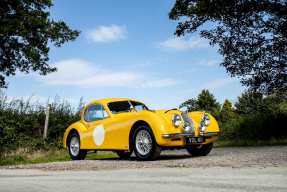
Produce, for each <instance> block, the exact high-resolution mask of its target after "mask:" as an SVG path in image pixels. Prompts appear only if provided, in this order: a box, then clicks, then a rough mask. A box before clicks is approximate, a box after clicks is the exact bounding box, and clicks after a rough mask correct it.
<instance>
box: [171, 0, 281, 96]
mask: <svg viewBox="0 0 287 192" xmlns="http://www.w3.org/2000/svg"><path fill="white" fill-rule="evenodd" d="M182 17H183V18H187V20H186V21H185V22H179V23H178V26H177V29H176V32H175V34H176V35H178V36H181V35H185V33H194V32H195V31H197V29H198V28H199V27H200V26H202V25H203V24H204V23H206V22H208V21H211V22H215V23H217V24H218V25H217V27H215V28H212V29H208V30H201V31H200V35H201V37H204V38H207V39H209V40H210V44H211V45H212V46H213V45H215V44H217V45H219V50H218V52H219V53H220V54H221V55H223V56H224V60H223V62H222V63H221V66H224V67H225V68H226V70H227V73H229V74H230V75H231V76H232V77H235V76H238V77H240V78H241V83H242V84H243V85H246V86H248V87H249V89H250V90H253V91H258V90H259V91H262V92H264V93H265V94H269V93H271V92H272V91H273V90H274V89H281V88H286V85H287V72H286V71H287V57H286V51H287V1H286V0H212V1H210V0H176V2H175V5H174V7H173V8H172V9H171V11H170V13H169V18H170V19H172V20H178V19H180V18H182Z"/></svg>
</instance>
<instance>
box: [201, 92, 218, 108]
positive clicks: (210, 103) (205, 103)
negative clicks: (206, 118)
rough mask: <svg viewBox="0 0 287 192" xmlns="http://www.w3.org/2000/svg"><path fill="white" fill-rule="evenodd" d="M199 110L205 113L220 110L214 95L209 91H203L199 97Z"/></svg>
mask: <svg viewBox="0 0 287 192" xmlns="http://www.w3.org/2000/svg"><path fill="white" fill-rule="evenodd" d="M196 104H197V105H198V108H199V109H201V110H205V111H212V110H213V108H220V104H219V102H216V99H215V98H214V96H213V94H211V93H209V91H208V90H205V89H203V90H202V91H201V93H200V94H199V95H198V97H197V102H196Z"/></svg>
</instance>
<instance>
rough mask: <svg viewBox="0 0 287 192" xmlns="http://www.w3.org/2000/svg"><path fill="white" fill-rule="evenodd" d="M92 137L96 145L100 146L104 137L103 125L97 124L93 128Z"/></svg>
mask: <svg viewBox="0 0 287 192" xmlns="http://www.w3.org/2000/svg"><path fill="white" fill-rule="evenodd" d="M93 138H94V142H95V143H96V145H98V146H100V145H102V144H103V142H104V139H105V130H104V126H103V125H99V126H97V127H96V128H95V129H94V132H93Z"/></svg>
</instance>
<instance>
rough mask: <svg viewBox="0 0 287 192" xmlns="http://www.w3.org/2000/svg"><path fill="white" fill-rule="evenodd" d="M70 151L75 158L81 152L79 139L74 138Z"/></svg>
mask: <svg viewBox="0 0 287 192" xmlns="http://www.w3.org/2000/svg"><path fill="white" fill-rule="evenodd" d="M70 151H71V153H72V155H73V156H77V155H78V154H79V151H80V141H79V139H78V138H77V137H73V138H72V139H71V142H70Z"/></svg>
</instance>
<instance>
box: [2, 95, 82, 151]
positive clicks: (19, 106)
mask: <svg viewBox="0 0 287 192" xmlns="http://www.w3.org/2000/svg"><path fill="white" fill-rule="evenodd" d="M30 101H31V97H30V98H29V99H28V100H26V101H25V100H24V99H23V98H21V99H16V98H13V99H12V100H11V101H9V100H8V96H7V94H6V93H5V92H3V91H1V90H0V152H3V151H9V150H14V149H17V148H22V147H23V148H25V147H27V148H29V149H32V150H33V149H39V148H43V149H44V148H50V147H61V145H62V137H63V134H64V132H65V130H66V129H67V127H68V126H69V125H71V124H72V123H74V122H76V121H79V120H80V115H81V112H82V110H83V108H84V106H85V104H84V103H83V102H82V99H81V100H80V102H79V105H78V107H77V109H74V108H73V107H72V106H71V104H70V103H69V102H68V101H67V100H60V98H59V96H56V97H55V98H54V100H53V102H51V110H50V118H49V129H48V134H47V139H46V140H45V142H44V140H43V130H44V124H45V118H46V108H47V105H48V103H49V99H48V100H47V102H45V103H40V102H35V103H31V102H30Z"/></svg>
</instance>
